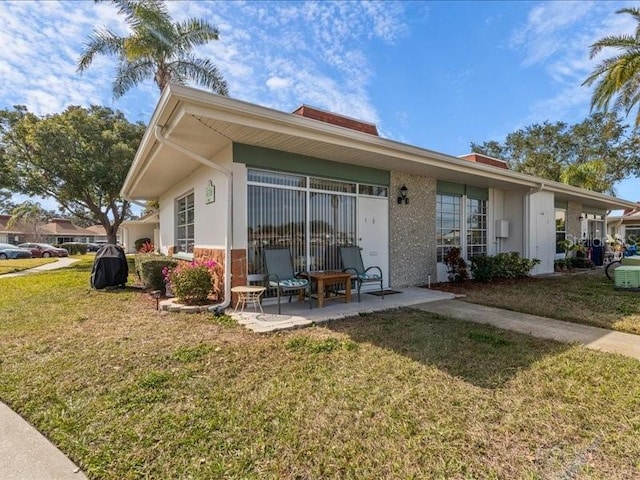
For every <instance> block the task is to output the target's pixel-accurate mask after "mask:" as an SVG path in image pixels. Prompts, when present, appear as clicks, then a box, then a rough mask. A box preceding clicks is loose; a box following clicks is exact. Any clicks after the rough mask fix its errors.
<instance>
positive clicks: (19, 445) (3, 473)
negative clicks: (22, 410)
mask: <svg viewBox="0 0 640 480" xmlns="http://www.w3.org/2000/svg"><path fill="white" fill-rule="evenodd" d="M0 478H2V479H3V480H31V479H34V480H35V479H37V480H85V479H86V478H87V477H86V476H85V474H84V473H82V471H80V469H79V468H78V467H77V466H76V465H74V463H73V462H72V461H71V460H69V459H68V458H67V457H66V456H65V455H64V454H63V453H62V452H61V451H60V450H58V449H57V448H56V447H55V446H54V445H53V444H52V443H51V442H50V441H49V440H47V439H46V438H45V437H44V436H42V435H41V434H40V433H39V432H38V431H37V430H36V429H35V428H33V427H32V426H31V425H29V424H28V423H27V422H26V421H25V420H23V419H22V418H21V417H20V416H19V415H18V414H17V413H15V412H13V411H12V410H11V409H10V408H9V407H7V406H6V405H5V404H4V403H2V402H0Z"/></svg>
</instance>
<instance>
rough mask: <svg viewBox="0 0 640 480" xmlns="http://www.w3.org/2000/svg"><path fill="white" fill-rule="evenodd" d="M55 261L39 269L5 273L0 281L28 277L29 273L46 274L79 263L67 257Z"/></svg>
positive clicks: (0, 276)
mask: <svg viewBox="0 0 640 480" xmlns="http://www.w3.org/2000/svg"><path fill="white" fill-rule="evenodd" d="M57 260H58V261H57V262H51V263H45V264H44V265H40V266H39V267H35V268H30V269H28V270H23V271H21V272H15V273H5V274H4V275H0V279H2V278H11V277H21V276H23V275H29V274H31V273H42V272H48V271H49V270H57V269H59V268H64V267H68V266H69V265H72V264H74V263H76V262H79V261H80V260H78V259H77V258H68V257H63V258H58V259H57Z"/></svg>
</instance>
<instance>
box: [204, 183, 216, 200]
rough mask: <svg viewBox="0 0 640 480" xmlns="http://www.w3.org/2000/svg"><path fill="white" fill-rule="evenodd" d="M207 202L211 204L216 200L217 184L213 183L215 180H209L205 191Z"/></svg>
mask: <svg viewBox="0 0 640 480" xmlns="http://www.w3.org/2000/svg"><path fill="white" fill-rule="evenodd" d="M205 195H206V196H205V204H206V205H209V204H210V203H213V202H215V201H216V186H215V185H214V184H213V180H209V183H207V190H206V193H205Z"/></svg>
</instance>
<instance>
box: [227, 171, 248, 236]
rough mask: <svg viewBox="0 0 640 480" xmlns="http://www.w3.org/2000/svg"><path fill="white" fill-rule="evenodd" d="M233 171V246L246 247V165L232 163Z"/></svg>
mask: <svg viewBox="0 0 640 480" xmlns="http://www.w3.org/2000/svg"><path fill="white" fill-rule="evenodd" d="M231 170H232V172H233V214H232V215H233V248H234V249H241V248H242V249H245V248H247V242H248V240H247V213H248V211H247V167H246V165H245V164H244V163H234V164H233V165H232V166H231Z"/></svg>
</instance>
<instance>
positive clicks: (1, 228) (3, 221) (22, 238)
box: [0, 215, 27, 245]
mask: <svg viewBox="0 0 640 480" xmlns="http://www.w3.org/2000/svg"><path fill="white" fill-rule="evenodd" d="M9 220H11V215H0V243H11V244H13V245H17V244H19V243H24V242H26V241H27V234H26V233H25V232H23V231H22V229H21V228H20V226H19V225H15V226H12V227H11V228H9V226H8V223H9Z"/></svg>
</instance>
